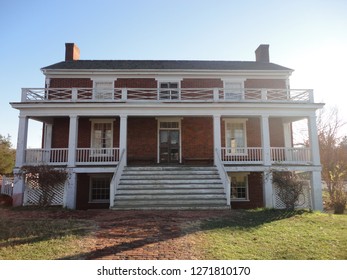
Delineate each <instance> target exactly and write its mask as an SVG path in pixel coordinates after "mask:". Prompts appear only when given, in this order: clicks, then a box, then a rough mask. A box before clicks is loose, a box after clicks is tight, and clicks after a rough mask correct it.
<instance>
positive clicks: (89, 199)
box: [88, 174, 112, 203]
mask: <svg viewBox="0 0 347 280" xmlns="http://www.w3.org/2000/svg"><path fill="white" fill-rule="evenodd" d="M95 178H103V179H106V178H107V179H109V181H110V182H109V184H107V185H108V186H109V187H110V183H111V179H112V176H110V175H105V174H90V175H89V198H88V203H109V202H110V199H111V198H109V199H95V200H93V199H92V185H93V179H95ZM109 193H110V192H109V191H108V194H109Z"/></svg>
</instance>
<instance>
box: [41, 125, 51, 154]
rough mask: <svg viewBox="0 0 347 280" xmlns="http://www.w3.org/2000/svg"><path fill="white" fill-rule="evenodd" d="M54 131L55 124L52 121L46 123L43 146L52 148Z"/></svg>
mask: <svg viewBox="0 0 347 280" xmlns="http://www.w3.org/2000/svg"><path fill="white" fill-rule="evenodd" d="M52 131H53V124H52V123H45V128H44V136H43V137H44V140H43V148H44V149H50V148H52Z"/></svg>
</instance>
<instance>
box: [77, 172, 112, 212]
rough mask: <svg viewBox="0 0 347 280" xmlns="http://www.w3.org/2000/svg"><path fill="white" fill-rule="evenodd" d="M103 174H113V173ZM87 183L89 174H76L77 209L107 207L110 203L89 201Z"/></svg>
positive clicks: (88, 182) (88, 183)
mask: <svg viewBox="0 0 347 280" xmlns="http://www.w3.org/2000/svg"><path fill="white" fill-rule="evenodd" d="M105 175H108V176H110V178H111V177H112V176H113V174H107V173H105ZM89 185H90V175H89V174H85V173H80V174H77V192H76V208H77V209H100V208H109V207H110V203H109V202H108V203H89Z"/></svg>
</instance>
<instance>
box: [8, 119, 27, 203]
mask: <svg viewBox="0 0 347 280" xmlns="http://www.w3.org/2000/svg"><path fill="white" fill-rule="evenodd" d="M27 139H28V117H26V116H20V117H19V125H18V139H17V152H16V165H15V169H14V170H13V173H14V186H13V195H12V199H13V206H21V205H23V195H24V191H25V178H24V177H22V176H21V170H20V168H21V167H22V166H23V165H24V164H25V150H26V147H27Z"/></svg>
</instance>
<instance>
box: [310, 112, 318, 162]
mask: <svg viewBox="0 0 347 280" xmlns="http://www.w3.org/2000/svg"><path fill="white" fill-rule="evenodd" d="M308 131H309V137H310V147H311V157H312V163H313V165H318V166H320V165H321V164H320V156H319V142H318V130H317V123H316V115H315V114H312V115H311V116H309V118H308Z"/></svg>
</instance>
